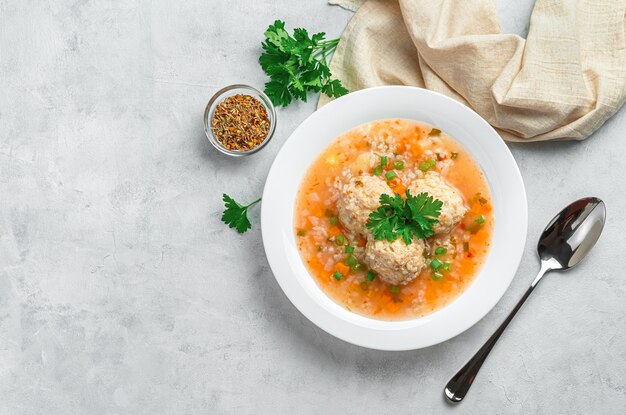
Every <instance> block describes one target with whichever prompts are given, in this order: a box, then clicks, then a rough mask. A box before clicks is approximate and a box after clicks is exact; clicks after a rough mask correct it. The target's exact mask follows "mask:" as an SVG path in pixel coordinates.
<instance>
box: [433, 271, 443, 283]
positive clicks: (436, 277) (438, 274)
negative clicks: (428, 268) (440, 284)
mask: <svg viewBox="0 0 626 415" xmlns="http://www.w3.org/2000/svg"><path fill="white" fill-rule="evenodd" d="M442 278H443V274H442V273H441V272H433V280H435V281H439V280H440V279H442Z"/></svg>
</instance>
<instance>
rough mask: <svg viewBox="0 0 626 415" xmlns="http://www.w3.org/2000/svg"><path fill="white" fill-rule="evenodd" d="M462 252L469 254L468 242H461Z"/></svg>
mask: <svg viewBox="0 0 626 415" xmlns="http://www.w3.org/2000/svg"><path fill="white" fill-rule="evenodd" d="M463 252H469V242H463Z"/></svg>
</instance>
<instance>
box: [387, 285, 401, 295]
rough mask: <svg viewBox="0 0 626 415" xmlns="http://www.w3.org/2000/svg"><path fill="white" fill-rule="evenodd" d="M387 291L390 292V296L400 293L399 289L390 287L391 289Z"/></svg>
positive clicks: (394, 286) (393, 286)
mask: <svg viewBox="0 0 626 415" xmlns="http://www.w3.org/2000/svg"><path fill="white" fill-rule="evenodd" d="M389 291H391V293H392V294H398V293H399V292H400V287H398V286H397V285H392V286H391V288H389Z"/></svg>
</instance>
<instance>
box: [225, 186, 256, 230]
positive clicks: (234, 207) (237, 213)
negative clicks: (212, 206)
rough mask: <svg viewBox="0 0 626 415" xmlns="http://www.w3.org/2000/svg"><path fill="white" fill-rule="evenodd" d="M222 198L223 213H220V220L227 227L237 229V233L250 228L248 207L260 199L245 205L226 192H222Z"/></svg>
mask: <svg viewBox="0 0 626 415" xmlns="http://www.w3.org/2000/svg"><path fill="white" fill-rule="evenodd" d="M222 199H223V200H224V207H225V209H224V213H223V214H222V222H224V223H225V224H227V225H228V227H229V228H235V229H237V232H239V233H244V232H245V231H247V230H248V229H250V228H251V227H252V225H251V224H250V221H249V220H248V209H249V208H250V207H251V206H254V205H256V204H257V203H259V202H260V201H261V199H257V200H255V201H254V202H252V203H250V204H249V205H246V206H243V205H241V204H240V203H238V202H237V201H236V200H235V199H233V198H232V197H230V196H228V195H227V194H226V193H224V194H223V196H222Z"/></svg>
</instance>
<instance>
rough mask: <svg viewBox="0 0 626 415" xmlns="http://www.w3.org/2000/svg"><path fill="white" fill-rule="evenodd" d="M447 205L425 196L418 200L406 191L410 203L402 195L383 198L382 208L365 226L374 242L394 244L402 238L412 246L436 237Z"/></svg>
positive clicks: (374, 213)
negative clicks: (422, 240) (442, 213)
mask: <svg viewBox="0 0 626 415" xmlns="http://www.w3.org/2000/svg"><path fill="white" fill-rule="evenodd" d="M442 206H443V202H442V201H441V200H439V199H435V198H433V197H432V196H430V195H429V194H428V193H426V192H423V193H420V194H418V195H417V196H413V195H411V193H410V191H408V190H407V191H406V199H403V198H402V197H401V196H400V195H397V194H396V195H394V196H390V195H387V194H382V195H380V206H379V207H378V208H377V209H376V210H374V211H373V212H372V213H370V215H369V220H368V221H367V223H366V224H365V226H366V227H367V228H368V229H369V230H370V231H371V232H372V235H374V239H376V240H386V241H389V242H393V241H395V240H396V239H398V238H402V240H403V241H404V243H405V244H407V245H408V244H410V243H411V242H412V241H413V238H417V239H425V238H428V237H429V236H432V235H434V233H435V232H434V231H433V229H432V227H433V226H434V225H436V224H437V223H439V221H438V220H437V218H438V217H439V215H440V214H441V207H442Z"/></svg>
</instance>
